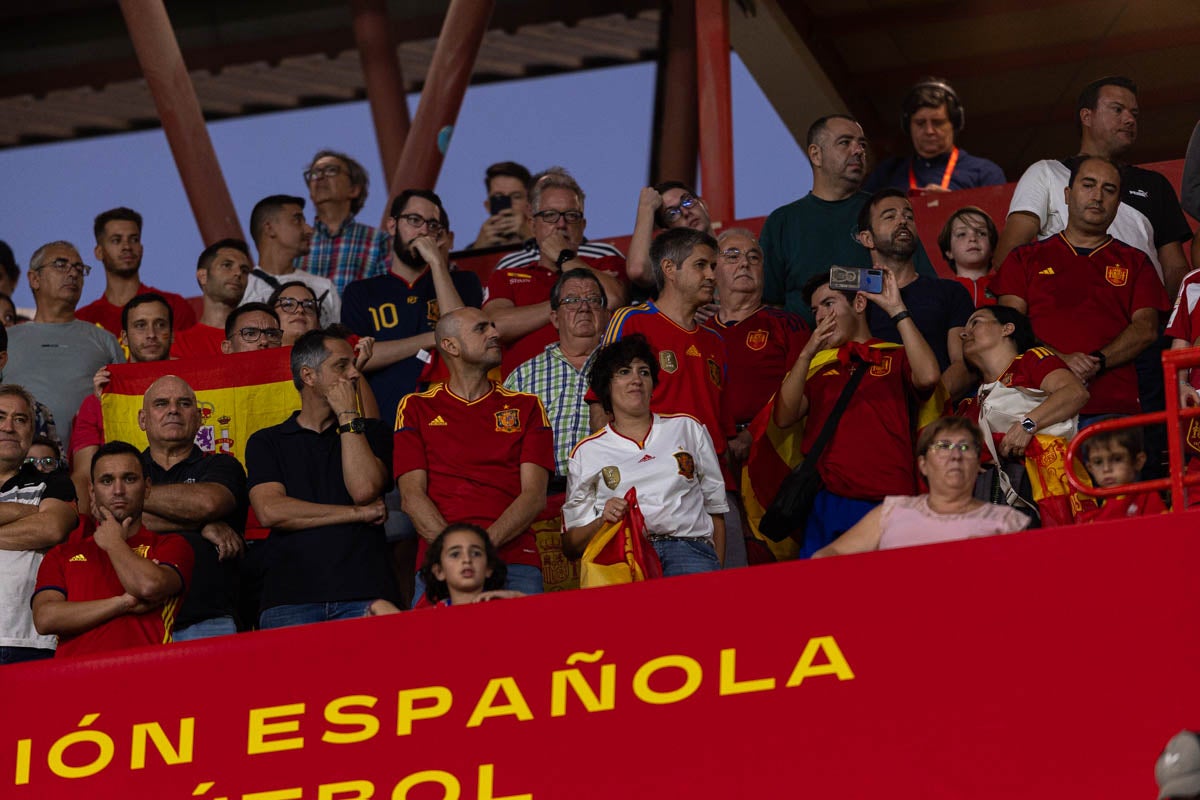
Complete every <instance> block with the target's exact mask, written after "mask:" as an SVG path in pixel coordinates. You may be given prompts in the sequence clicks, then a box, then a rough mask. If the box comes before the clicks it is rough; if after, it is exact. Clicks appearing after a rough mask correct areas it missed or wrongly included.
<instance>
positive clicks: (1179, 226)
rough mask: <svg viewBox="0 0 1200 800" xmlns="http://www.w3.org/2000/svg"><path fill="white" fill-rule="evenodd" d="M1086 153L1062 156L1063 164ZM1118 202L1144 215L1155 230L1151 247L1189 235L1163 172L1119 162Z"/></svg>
mask: <svg viewBox="0 0 1200 800" xmlns="http://www.w3.org/2000/svg"><path fill="white" fill-rule="evenodd" d="M1084 158H1087V156H1072V157H1071V158H1064V159H1063V160H1062V163H1063V164H1065V165H1066V167H1067V169H1068V170H1070V169H1072V168H1073V167H1074V165H1075V164H1077V163H1078V162H1080V161H1082V160H1083V159H1084ZM1121 202H1122V203H1124V204H1125V205H1127V206H1129V207H1130V208H1132V209H1134V210H1135V211H1137V212H1138V213H1139V214H1141V215H1142V216H1143V217H1145V218H1146V220H1147V222H1148V223H1149V225H1150V229H1151V230H1152V231H1153V232H1154V249H1155V250H1157V249H1158V248H1160V247H1162V246H1163V245H1165V244H1171V243H1172V242H1186V241H1189V240H1190V239H1191V238H1192V227H1191V226H1190V225H1188V221H1187V217H1185V216H1184V215H1183V208H1182V207H1181V206H1180V205H1179V198H1178V197H1176V196H1175V187H1173V186H1171V182H1170V181H1168V180H1167V179H1166V177H1165V176H1164V175H1162V173H1159V172H1155V171H1154V170H1149V169H1142V168H1141V167H1135V166H1133V165H1132V164H1122V165H1121Z"/></svg>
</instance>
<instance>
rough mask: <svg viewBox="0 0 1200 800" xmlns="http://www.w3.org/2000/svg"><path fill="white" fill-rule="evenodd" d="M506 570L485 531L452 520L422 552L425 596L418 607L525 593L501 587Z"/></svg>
mask: <svg viewBox="0 0 1200 800" xmlns="http://www.w3.org/2000/svg"><path fill="white" fill-rule="evenodd" d="M507 572H508V568H507V567H506V566H505V565H504V562H503V561H501V560H500V556H499V555H497V553H496V546H495V545H494V544H492V540H491V539H489V538H488V535H487V531H485V530H484V529H483V528H480V527H478V526H476V525H469V524H467V523H465V522H457V523H451V524H450V525H447V526H446V529H445V530H444V531H442V532H441V533H440V534H438V537H437V538H436V539H434V540H433V544H431V545H429V549H428V550H427V551H426V552H425V563H424V564H423V565H422V566H421V578H422V579H423V580H424V581H425V596H424V597H423V598H421V602H420V603H418V604H417V608H428V607H429V606H434V605H436V606H458V605H463V604H465V603H482V602H485V601H487V600H501V599H506V598H510V597H522V596H524V595H523V593H522V592H514V591H509V590H505V589H501V588H500V587H502V586H504V578H505V576H506V574H507Z"/></svg>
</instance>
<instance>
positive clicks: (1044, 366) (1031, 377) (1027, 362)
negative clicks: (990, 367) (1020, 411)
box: [955, 347, 1069, 441]
mask: <svg viewBox="0 0 1200 800" xmlns="http://www.w3.org/2000/svg"><path fill="white" fill-rule="evenodd" d="M1056 369H1069V367H1068V366H1067V362H1065V361H1063V360H1062V359H1061V358H1059V357H1058V356H1056V355H1055V354H1054V352H1053V351H1052V350H1050V349H1049V348H1046V347H1034V348H1032V349H1031V350H1026V351H1025V352H1024V353H1021V354H1020V355H1018V356H1017V357H1016V358H1014V359H1013V360H1012V363H1011V364H1009V365H1008V368H1007V369H1005V370H1004V373H1003V374H1002V375H1001V376H1000V377H999V378H998V380H999V382H1000V384H1001V385H1002V386H1016V387H1019V388H1022V389H1041V388H1042V382H1043V381H1045V380H1046V377H1047V376H1048V375H1049V374H1050V373H1051V372H1054V371H1055V370H1056ZM955 415H956V416H959V417H967V418H968V419H970V420H971V421H973V422H978V421H979V401H978V400H977V399H976V398H975V397H967V398H964V399H963V400H962V402H960V403H959V404H958V409H957V410H956V411H955ZM993 433H995V434H997V435H1003V434H1004V433H1006V431H993ZM997 441H999V439H997Z"/></svg>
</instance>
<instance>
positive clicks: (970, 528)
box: [813, 417, 1030, 558]
mask: <svg viewBox="0 0 1200 800" xmlns="http://www.w3.org/2000/svg"><path fill="white" fill-rule="evenodd" d="M982 450H983V434H982V433H981V432H980V430H979V426H978V425H976V424H975V423H974V422H971V421H970V420H969V419H965V418H964V417H942V418H941V419H938V420H936V421H935V422H933V423H931V424H930V425H929V426H928V427H926V428H925V430H924V431H922V432H921V436H920V438H918V439H917V469H919V470H920V471H921V474H922V475H924V476H925V480H926V481H927V482H928V484H929V492H928V493H927V494H921V495H917V496H916V497H901V496H893V497H885V498H884V499H883V502H882V503H880V504H879V505H878V506H876V507H875V508H874V509H872V510H871V511H869V512H867V515H866V516H865V517H863V518H862V519H861V520H860V521H859V522H858V524H857V525H855V526H854V527H853V528H851V529H850V530H848V531H846V532H845V533H843V534H842V535H841V536H839V537H838V538H837V539H835V540H834V541H833V542H832V543H831V544H829V545H828V546H826V547H822V548H821V549H820V550H818V551H817V552H815V553H813V558H824V557H825V556H842V555H849V554H851V553H865V552H868V551H870V550H889V549H892V548H896V547H910V546H912V545H918V544H934V543H937V542H950V541H955V540H957V539H971V538H974V537H976V536H991V535H993V534H997V533H1010V532H1012V531H1019V530H1023V529H1024V528H1025V527H1026V526H1028V525H1029V521H1030V518H1029V517H1028V516H1026V515H1025V514H1022V513H1021V512H1020V511H1017V510H1016V509H1014V508H1010V507H1008V506H999V505H993V504H991V503H985V502H984V501H982V500H979V499H977V498H976V497H975V496H974V492H975V478H976V477H977V476H978V475H979V454H980V452H982Z"/></svg>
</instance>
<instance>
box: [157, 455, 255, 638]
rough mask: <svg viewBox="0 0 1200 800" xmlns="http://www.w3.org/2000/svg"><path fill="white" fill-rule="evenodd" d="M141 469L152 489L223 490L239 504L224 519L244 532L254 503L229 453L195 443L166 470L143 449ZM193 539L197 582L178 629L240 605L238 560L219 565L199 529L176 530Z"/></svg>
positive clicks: (214, 550) (224, 614) (191, 588)
mask: <svg viewBox="0 0 1200 800" xmlns="http://www.w3.org/2000/svg"><path fill="white" fill-rule="evenodd" d="M142 465H143V466H144V467H145V470H146V477H147V478H149V479H150V487H151V488H150V491H151V493H153V492H154V487H155V486H170V485H174V484H180V483H215V484H219V485H220V486H224V487H225V488H226V489H228V490H229V491H230V492H231V493H232V494H233V498H234V501H235V505H234V508H233V511H231V512H230V513H229V514H228V515H227V516H226V517H225V518H224V519H222V520H221V521H222V522H224V523H226V524H227V525H229V526H230V527H231V528H233V529H234V530H235V531H237V532H238V533H239V534H241V533H243V531H244V530H245V527H246V507H247V505H248V504H249V499H248V498H247V494H246V492H247V489H246V471H245V470H244V469H242V465H241V464H240V463H238V460H237V459H236V458H234V457H233V456H231V455H227V454H225V453H213V454H211V455H209V454H206V453H205V452H204V451H203V450H201V449H200V448H199V447H197V446H196V445H192V452H191V453H189V454H188V457H187V458H185V459H184V460H183V461H180V462H179V463H177V464H175V465H174V466H173V467H171V468H170V469H167V470H164V469H163V468H162V467H160V466H159V465H158V464H157V463H156V462H155V461H154V459H152V458H151V457H150V449H149V448H147V449H146V450H144V451H142ZM174 533H178V534H179V535H180V536H182V537H183V538H185V539H187V540H188V544H190V545H191V546H192V550H194V551H195V552H196V566H195V568H194V569H193V570H192V583H191V586H189V587H188V592H187V595H186V596H185V597H184V600H183V607H182V608H180V609H179V618H178V619H177V620H176V622H175V627H176V629H182V628H186V627H187V626H188V625H192V624H194V623H197V622H201V621H203V620H206V619H212V618H213V617H227V616H233V615H234V614H235V611H234V609H235V608H236V607H237V602H236V601H237V583H238V564H237V561H236V560H233V559H229V560H226V561H219V560H218V559H217V548H216V545H214V544H213V543H212V542H210V541H208V540H207V539H205V538H204V537H203V536H201V535H200V530H199V529H196V530H190V531H186V530H185V531H174Z"/></svg>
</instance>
